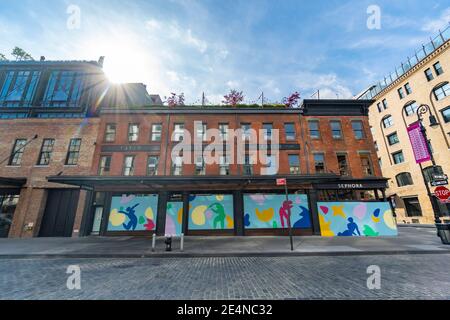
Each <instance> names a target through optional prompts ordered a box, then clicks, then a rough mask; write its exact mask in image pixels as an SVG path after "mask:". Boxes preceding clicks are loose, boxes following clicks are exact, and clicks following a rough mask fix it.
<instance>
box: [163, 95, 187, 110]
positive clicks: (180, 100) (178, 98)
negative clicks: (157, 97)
mask: <svg viewBox="0 0 450 320" xmlns="http://www.w3.org/2000/svg"><path fill="white" fill-rule="evenodd" d="M167 105H168V106H169V107H171V108H174V107H177V106H184V93H181V94H179V95H177V94H176V93H173V92H172V93H171V94H170V97H169V98H167Z"/></svg>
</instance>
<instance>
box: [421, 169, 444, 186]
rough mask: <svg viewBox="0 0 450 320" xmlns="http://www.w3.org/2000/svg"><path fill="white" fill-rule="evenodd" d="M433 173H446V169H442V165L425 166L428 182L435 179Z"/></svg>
mask: <svg viewBox="0 0 450 320" xmlns="http://www.w3.org/2000/svg"><path fill="white" fill-rule="evenodd" d="M433 173H436V174H444V170H442V167H441V166H435V167H434V169H433V166H430V167H426V168H424V169H423V174H424V176H425V181H426V182H427V183H430V182H431V181H432V180H433Z"/></svg>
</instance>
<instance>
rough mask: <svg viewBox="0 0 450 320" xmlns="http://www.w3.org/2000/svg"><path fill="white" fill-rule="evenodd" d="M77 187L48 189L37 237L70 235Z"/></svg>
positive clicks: (77, 193)
mask: <svg viewBox="0 0 450 320" xmlns="http://www.w3.org/2000/svg"><path fill="white" fill-rule="evenodd" d="M79 197H80V190H79V189H72V190H70V189H69V190H67V189H66V190H64V189H54V190H49V192H48V198H47V204H46V206H45V213H44V217H43V218H42V223H41V229H40V230H39V237H71V236H72V229H73V224H74V221H75V213H76V211H77V206H78V199H79Z"/></svg>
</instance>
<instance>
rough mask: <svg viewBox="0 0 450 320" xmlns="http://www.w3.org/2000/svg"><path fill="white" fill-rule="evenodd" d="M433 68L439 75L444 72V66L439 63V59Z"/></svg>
mask: <svg viewBox="0 0 450 320" xmlns="http://www.w3.org/2000/svg"><path fill="white" fill-rule="evenodd" d="M433 68H434V71H435V72H436V75H437V76H440V75H441V74H443V73H444V70H443V69H442V66H441V64H440V63H439V61H438V62H436V63H435V64H433Z"/></svg>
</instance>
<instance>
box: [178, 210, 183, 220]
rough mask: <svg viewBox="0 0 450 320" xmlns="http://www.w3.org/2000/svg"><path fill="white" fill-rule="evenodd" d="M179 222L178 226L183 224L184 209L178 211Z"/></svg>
mask: <svg viewBox="0 0 450 320" xmlns="http://www.w3.org/2000/svg"><path fill="white" fill-rule="evenodd" d="M177 221H178V224H182V223H183V208H180V210H178V213H177Z"/></svg>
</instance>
